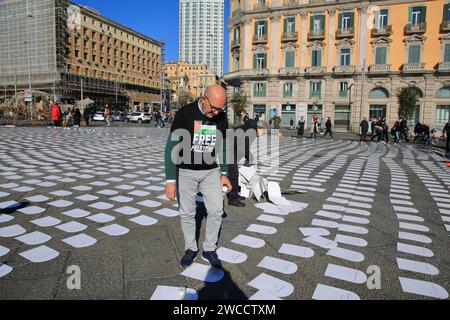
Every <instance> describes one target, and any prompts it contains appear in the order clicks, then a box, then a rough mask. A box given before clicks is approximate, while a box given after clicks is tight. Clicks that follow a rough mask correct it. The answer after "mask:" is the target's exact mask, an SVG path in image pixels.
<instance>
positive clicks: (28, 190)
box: [13, 187, 34, 192]
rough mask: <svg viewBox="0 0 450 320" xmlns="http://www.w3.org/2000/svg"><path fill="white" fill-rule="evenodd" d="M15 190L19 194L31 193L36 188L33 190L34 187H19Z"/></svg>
mask: <svg viewBox="0 0 450 320" xmlns="http://www.w3.org/2000/svg"><path fill="white" fill-rule="evenodd" d="M13 190H14V191H17V192H30V191H33V190H34V188H32V187H19V188H15V189H13Z"/></svg>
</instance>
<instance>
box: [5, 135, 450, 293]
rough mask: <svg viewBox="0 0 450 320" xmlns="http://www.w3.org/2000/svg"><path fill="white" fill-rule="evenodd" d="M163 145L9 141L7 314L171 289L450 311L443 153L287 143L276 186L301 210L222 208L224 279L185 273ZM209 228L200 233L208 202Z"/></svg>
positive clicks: (128, 140) (105, 138)
mask: <svg viewBox="0 0 450 320" xmlns="http://www.w3.org/2000/svg"><path fill="white" fill-rule="evenodd" d="M167 135H168V130H166V129H156V128H129V127H110V128H104V127H97V128H84V127H83V128H59V129H57V128H51V127H48V128H0V137H1V139H0V141H1V142H0V144H1V148H0V197H1V198H0V200H1V201H0V208H1V210H2V211H1V213H2V214H1V215H0V255H1V261H2V265H1V267H0V276H1V278H0V288H1V290H0V294H1V299H144V300H148V299H150V298H151V297H152V296H153V295H154V294H155V292H156V290H157V288H158V287H159V288H160V289H159V290H162V291H164V290H163V289H164V286H166V287H171V288H179V287H183V286H185V287H187V288H188V293H189V294H190V297H191V298H198V299H200V300H209V299H218V300H225V299H227V300H229V299H232V300H243V299H256V300H262V299H288V300H294V299H339V300H342V299H371V300H372V299H401V300H402V299H448V290H449V288H450V278H449V272H450V270H449V265H450V263H449V260H448V259H449V257H448V246H449V241H450V239H449V234H448V233H449V231H450V194H449V192H448V190H449V186H450V177H449V171H448V168H447V167H446V164H445V163H444V162H443V157H442V155H441V154H439V153H440V152H439V151H435V150H434V149H429V148H423V147H422V148H421V147H420V146H415V145H410V144H395V145H394V144H377V143H359V142H354V141H345V140H341V141H340V140H334V141H331V140H321V139H320V140H312V139H298V138H296V137H289V136H286V137H283V138H281V139H280V144H279V151H280V153H279V162H278V163H277V164H278V168H279V169H278V170H276V171H274V172H272V173H271V174H270V175H268V176H267V177H266V178H267V179H268V180H269V181H274V182H279V183H280V186H281V190H282V192H283V195H284V196H285V197H286V198H287V199H288V200H289V201H291V205H290V206H288V207H284V208H283V207H277V206H276V205H273V204H272V205H271V204H269V203H268V202H266V201H262V204H258V202H257V201H256V200H255V199H247V200H246V201H245V203H246V205H247V206H246V208H243V209H241V208H235V207H229V206H225V212H226V213H227V217H226V218H224V219H223V223H222V229H221V232H220V238H219V244H218V248H219V249H218V250H217V251H218V253H219V257H220V258H221V259H222V261H223V272H219V271H218V270H213V271H211V267H209V266H208V265H207V264H206V263H205V262H204V261H202V260H201V259H197V260H196V261H195V262H194V264H193V265H192V266H191V267H189V268H187V269H182V268H181V267H180V265H179V260H180V258H181V256H182V255H183V253H184V248H183V236H182V233H181V229H180V222H179V218H178V210H177V207H176V206H177V205H176V203H175V202H170V201H167V198H166V197H165V196H164V185H165V178H164V146H165V142H166V139H167ZM199 201H201V200H200V199H199ZM255 205H258V207H256V206H255ZM197 213H198V215H199V216H198V219H197V220H198V221H199V222H200V223H201V221H202V220H203V218H202V209H201V202H198V212H197ZM203 214H204V212H203ZM202 227H203V228H204V223H203V226H202ZM200 234H201V233H200ZM201 240H202V239H201V238H200V239H199V243H200V241H201ZM73 270H78V271H79V273H80V276H81V277H80V281H79V283H78V285H79V288H76V287H77V283H76V281H75V282H74V283H75V288H74V287H71V283H72V282H71V278H70V277H71V276H72V275H73V272H74V271H73ZM194 291H195V293H194ZM160 292H161V291H160Z"/></svg>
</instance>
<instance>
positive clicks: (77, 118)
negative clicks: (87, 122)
mask: <svg viewBox="0 0 450 320" xmlns="http://www.w3.org/2000/svg"><path fill="white" fill-rule="evenodd" d="M72 117H73V125H74V127H80V124H81V112H80V109H78V107H75V108H74V111H73V116H72Z"/></svg>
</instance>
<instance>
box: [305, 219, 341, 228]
mask: <svg viewBox="0 0 450 320" xmlns="http://www.w3.org/2000/svg"><path fill="white" fill-rule="evenodd" d="M311 225H312V226H315V227H324V228H331V229H337V228H339V223H337V222H334V221H329V220H322V219H313V220H312V222H311Z"/></svg>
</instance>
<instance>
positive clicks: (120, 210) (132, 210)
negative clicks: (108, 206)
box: [114, 206, 141, 216]
mask: <svg viewBox="0 0 450 320" xmlns="http://www.w3.org/2000/svg"><path fill="white" fill-rule="evenodd" d="M114 211H115V212H118V213H121V214H124V215H127V216H132V215H135V214H138V213H139V212H141V210H140V209H137V208H133V207H129V206H125V207H121V208H117V209H114Z"/></svg>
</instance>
